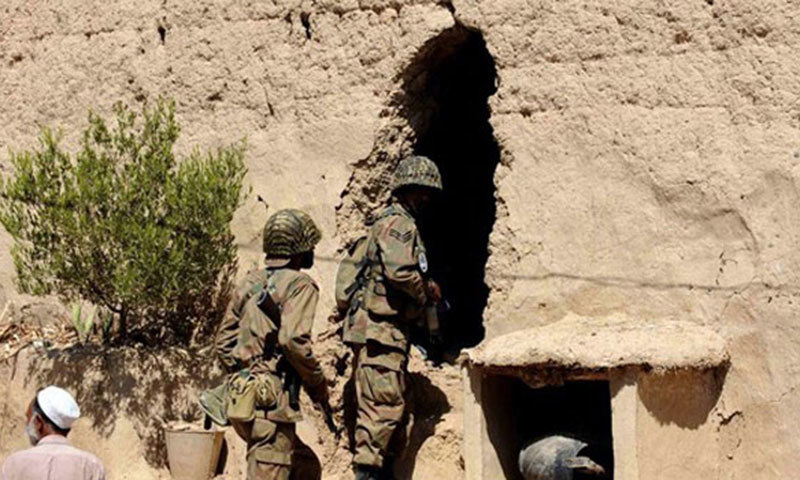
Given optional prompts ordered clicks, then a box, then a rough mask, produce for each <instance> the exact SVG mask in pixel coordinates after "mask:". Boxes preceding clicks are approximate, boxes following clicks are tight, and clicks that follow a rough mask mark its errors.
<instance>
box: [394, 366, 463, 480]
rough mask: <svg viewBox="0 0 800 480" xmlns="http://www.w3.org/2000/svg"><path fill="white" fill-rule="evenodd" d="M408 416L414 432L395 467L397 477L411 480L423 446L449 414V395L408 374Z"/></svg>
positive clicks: (429, 382)
mask: <svg viewBox="0 0 800 480" xmlns="http://www.w3.org/2000/svg"><path fill="white" fill-rule="evenodd" d="M408 384H409V394H408V396H407V397H408V398H407V401H408V413H409V416H410V419H409V422H410V426H411V429H410V431H408V432H407V433H406V435H407V438H406V441H405V448H404V449H403V454H402V456H401V457H400V458H399V459H398V461H397V464H396V465H395V472H394V473H395V478H397V479H399V480H410V479H411V478H413V476H414V467H415V466H416V463H417V454H418V453H419V450H420V448H422V444H423V443H425V440H427V439H428V438H429V437H431V436H433V434H434V433H436V424H437V423H439V421H440V420H441V418H442V416H443V415H444V414H445V413H447V412H449V411H450V408H451V406H450V402H448V401H447V395H445V393H444V392H443V391H442V390H441V389H439V388H438V387H437V386H435V385H434V384H433V383H431V381H430V380H428V378H427V377H426V376H424V375H422V374H419V373H413V372H412V373H409V374H408Z"/></svg>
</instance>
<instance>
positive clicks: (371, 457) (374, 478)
mask: <svg viewBox="0 0 800 480" xmlns="http://www.w3.org/2000/svg"><path fill="white" fill-rule="evenodd" d="M441 189H442V180H441V176H440V174H439V170H438V168H437V167H436V165H435V164H434V163H433V162H432V161H431V160H430V159H428V158H426V157H422V156H411V157H407V158H405V159H403V160H402V161H401V162H400V164H399V165H398V167H397V170H396V171H395V175H394V183H393V185H392V201H391V203H390V204H389V206H388V207H386V208H385V209H384V210H383V211H382V212H381V213H380V214H379V215H378V216H377V218H376V219H375V222H374V223H373V224H372V226H371V227H370V231H369V236H368V241H369V244H368V247H367V257H368V259H369V262H370V270H369V272H370V273H369V278H368V281H367V287H366V291H365V294H364V295H365V299H364V302H365V305H366V309H367V310H368V314H369V320H368V322H367V329H366V339H367V342H366V345H365V346H364V347H362V348H361V349H360V351H359V353H358V358H357V359H356V366H355V378H356V382H355V383H356V397H357V403H358V416H357V421H356V432H355V440H356V446H355V455H354V457H353V463H354V467H355V473H356V479H357V480H378V479H383V478H394V477H393V476H392V473H391V469H392V462H391V457H392V456H393V454H394V455H396V454H398V453H399V452H390V451H389V450H390V443H391V442H390V441H391V440H392V437H393V434H394V433H395V431H396V430H398V427H400V426H401V424H402V422H403V420H404V418H405V398H404V396H405V388H406V367H407V364H408V351H409V330H410V326H411V325H412V324H414V323H418V320H419V319H420V318H421V316H422V315H423V312H424V309H425V307H426V306H427V305H429V304H430V303H433V302H438V301H439V300H440V299H441V293H440V290H439V287H438V286H437V285H436V284H435V282H433V281H432V280H426V277H427V275H426V273H427V270H428V261H427V257H426V254H425V245H424V244H423V242H422V239H421V238H420V235H419V231H418V229H417V224H416V219H417V218H418V217H419V215H420V214H421V213H422V212H423V211H424V210H425V208H426V207H427V206H428V205H429V204H430V202H431V200H432V198H433V196H434V195H435V194H436V193H437V192H439V191H440V190H441ZM431 335H432V336H433V337H438V332H431ZM387 457H388V458H387Z"/></svg>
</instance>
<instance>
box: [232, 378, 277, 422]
mask: <svg viewBox="0 0 800 480" xmlns="http://www.w3.org/2000/svg"><path fill="white" fill-rule="evenodd" d="M227 385H228V397H227V400H226V413H227V417H228V419H229V420H230V421H232V422H249V421H251V420H253V419H254V418H255V412H256V409H258V410H264V411H269V410H272V409H274V408H275V407H276V406H277V405H278V400H279V395H280V392H281V388H280V383H279V381H278V379H277V377H276V376H275V375H272V374H269V373H263V374H253V373H252V372H251V371H250V370H249V369H247V368H245V369H242V370H240V371H238V372H236V373H234V374H231V375H230V376H229V377H228V380H227Z"/></svg>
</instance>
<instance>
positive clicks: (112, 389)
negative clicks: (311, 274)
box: [0, 336, 463, 480]
mask: <svg viewBox="0 0 800 480" xmlns="http://www.w3.org/2000/svg"><path fill="white" fill-rule="evenodd" d="M317 346H318V348H317V352H318V354H319V356H320V358H321V361H322V363H323V365H324V369H325V373H326V375H327V377H328V378H329V379H331V380H332V383H331V397H332V398H331V400H332V404H333V405H334V409H335V410H336V419H337V422H338V423H339V424H340V425H341V424H344V425H346V426H347V427H348V428H347V432H348V433H346V434H345V435H343V437H342V439H341V440H340V441H339V442H336V441H335V440H334V438H333V437H332V436H331V435H329V434H328V431H327V429H326V427H325V424H324V421H323V419H322V416H321V415H320V414H319V413H318V412H317V411H316V410H315V409H314V407H313V406H312V405H311V404H310V401H309V400H308V398H307V397H305V396H304V397H303V403H304V405H303V410H304V412H305V417H306V418H305V420H304V421H303V422H302V423H300V424H299V425H298V434H299V437H300V439H301V440H302V442H303V443H304V444H305V445H307V446H308V447H309V449H310V450H309V449H304V451H305V452H306V453H305V455H304V457H303V460H302V461H304V462H311V464H312V465H317V466H318V468H319V470H320V471H321V478H324V479H330V480H335V479H349V478H351V477H352V473H351V470H350V459H351V453H350V451H349V442H350V439H351V438H352V427H353V422H354V418H355V417H354V408H353V404H352V402H351V401H344V398H345V397H346V395H345V391H347V393H348V394H352V390H351V388H352V387H351V386H349V385H348V381H347V380H348V379H349V378H350V374H351V368H350V366H349V360H350V352H349V350H348V349H347V347H345V346H344V345H342V344H341V342H340V341H339V339H338V337H336V336H329V338H327V339H326V340H325V341H323V342H321V343H319V344H318V345H317ZM409 370H410V382H409V383H410V385H411V386H410V389H409V401H410V404H411V407H410V409H409V410H410V422H409V428H408V429H407V430H408V433H409V435H408V446H407V448H406V450H405V454H404V456H403V458H401V459H400V461H399V462H398V464H397V466H396V475H397V478H400V479H429V478H460V477H461V476H463V461H462V460H461V441H462V439H461V430H462V428H461V427H462V425H461V424H462V405H461V403H460V398H461V395H460V388H461V384H460V374H459V371H458V369H457V367H454V366H451V365H445V366H442V367H433V366H431V365H430V364H426V363H425V362H424V361H423V359H422V357H421V356H420V355H419V353H418V352H416V350H414V351H412V360H411V362H410V366H409ZM0 378H2V379H3V382H2V387H0V388H2V390H3V391H2V392H0V393H1V394H2V400H0V403H1V404H2V405H0V462H2V460H4V459H5V458H6V457H7V456H8V455H9V454H10V453H12V452H14V451H16V450H19V449H22V448H26V447H27V440H26V438H25V433H24V422H25V420H24V413H25V410H26V407H27V404H28V402H30V399H31V398H32V397H33V395H34V393H35V391H36V390H37V389H39V388H41V387H43V386H45V385H49V384H55V385H59V386H62V387H64V388H67V389H68V390H70V391H71V392H73V393H74V394H75V396H76V398H77V400H78V403H79V405H80V407H81V410H82V419H81V420H79V421H78V423H77V425H76V426H75V428H74V431H73V433H72V434H71V439H72V441H73V442H74V443H75V444H76V445H77V446H78V447H80V448H84V449H86V450H88V451H91V452H92V453H94V454H95V455H97V456H98V457H99V458H100V459H101V460H102V461H103V462H104V464H105V465H106V468H107V470H108V472H109V478H110V479H112V480H117V479H119V480H122V479H167V478H170V476H169V472H168V470H167V465H168V463H167V458H166V448H165V443H164V427H165V425H166V424H167V423H169V422H172V421H184V422H194V423H199V421H200V412H199V409H198V408H197V406H196V404H195V398H196V397H195V395H196V392H197V391H198V390H200V389H203V388H206V387H208V386H211V385H213V384H215V383H216V382H218V381H219V379H220V378H221V372H220V370H219V369H218V367H217V364H216V361H215V360H214V359H213V358H212V357H211V356H210V352H209V351H208V350H198V351H189V350H183V349H179V348H167V349H160V348H151V347H115V348H112V347H103V346H98V345H74V346H71V347H67V348H55V349H44V348H38V349H37V348H34V347H28V348H26V349H24V350H22V351H21V352H20V353H19V354H18V355H17V356H16V357H14V358H12V359H9V360H8V361H6V362H4V363H3V364H1V365H0ZM311 452H313V453H311ZM244 455H245V449H244V443H243V442H242V441H241V440H240V439H239V438H238V437H237V436H236V435H235V433H234V432H232V431H228V432H226V442H225V445H224V447H223V453H222V460H221V465H220V469H219V471H218V473H219V476H218V478H225V479H239V478H244Z"/></svg>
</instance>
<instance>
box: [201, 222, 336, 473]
mask: <svg viewBox="0 0 800 480" xmlns="http://www.w3.org/2000/svg"><path fill="white" fill-rule="evenodd" d="M320 238H321V233H320V231H319V228H317V226H316V224H314V221H313V220H312V219H311V217H310V216H309V215H308V214H306V213H305V212H303V211H300V210H295V209H285V210H280V211H278V212H276V213H275V214H273V215H272V216H270V218H269V219H268V220H267V223H266V226H265V227H264V253H265V254H266V261H265V263H266V268H264V269H260V270H255V271H252V272H250V273H248V274H247V276H246V277H245V279H244V280H243V281H242V282H241V283H240V284H239V285H238V287H237V288H236V290H235V291H234V293H233V298H232V300H231V305H230V309H229V312H228V314H227V315H226V317H225V319H224V320H223V324H222V326H221V327H220V329H219V330H218V333H217V338H216V347H217V353H218V355H219V357H220V360H221V361H222V363H223V365H225V366H226V368H227V369H228V371H229V372H230V375H229V377H228V381H227V382H226V384H225V385H223V386H222V387H220V388H218V389H214V390H209V391H206V392H203V393H202V394H201V396H200V403H201V405H202V407H203V409H204V410H205V412H206V413H207V414H208V415H209V417H210V418H211V419H212V420H214V421H215V422H217V423H220V424H223V425H224V424H227V423H228V422H229V423H230V424H232V425H233V427H234V429H235V430H236V432H237V433H238V434H239V436H241V437H242V438H243V439H244V440H245V441H246V442H247V447H248V449H247V478H248V480H255V479H259V480H262V479H263V480H267V479H269V480H272V479H280V480H285V479H288V478H289V475H290V473H291V474H292V476H293V478H306V476H305V475H303V474H302V473H299V468H301V467H302V465H292V451H293V449H294V445H295V423H296V422H298V421H299V420H301V419H302V416H301V415H300V411H299V406H298V405H297V404H296V403H295V402H293V401H292V400H291V397H290V395H289V393H290V391H291V390H290V387H289V384H287V379H288V378H289V376H288V375H289V374H291V375H297V376H299V378H300V379H301V381H302V385H303V387H305V389H306V391H307V392H308V394H309V396H310V397H311V399H312V400H313V401H314V402H316V403H317V404H320V405H327V404H328V390H327V384H326V382H325V378H324V376H323V374H322V369H321V368H320V365H319V362H318V361H317V359H316V358H315V357H314V354H313V352H312V350H311V327H312V324H313V321H314V314H315V310H316V306H317V299H318V297H319V289H318V287H317V285H316V283H315V282H314V280H312V279H311V277H310V276H308V274H306V273H305V272H303V271H302V270H303V269H307V268H310V267H311V266H312V264H313V262H314V247H315V246H316V245H317V243H318V242H319V240H320ZM265 305H268V306H269V307H267V308H265ZM309 478H310V477H309Z"/></svg>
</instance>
